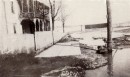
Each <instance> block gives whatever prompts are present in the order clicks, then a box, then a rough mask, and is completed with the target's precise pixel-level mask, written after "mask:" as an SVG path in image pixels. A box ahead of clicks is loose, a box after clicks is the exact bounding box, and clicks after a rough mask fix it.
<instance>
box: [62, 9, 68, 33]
mask: <svg viewBox="0 0 130 77" xmlns="http://www.w3.org/2000/svg"><path fill="white" fill-rule="evenodd" d="M62 10H63V11H61V22H62V26H63V33H64V32H65V22H66V20H67V17H68V15H67V14H66V13H65V12H64V11H65V10H64V9H62Z"/></svg>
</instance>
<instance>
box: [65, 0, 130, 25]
mask: <svg viewBox="0 0 130 77" xmlns="http://www.w3.org/2000/svg"><path fill="white" fill-rule="evenodd" d="M63 1H64V3H65V5H66V8H67V13H68V14H69V15H70V16H69V17H68V20H67V22H66V24H67V25H81V24H83V25H84V24H97V23H104V22H106V3H105V0H63ZM111 7H112V21H113V23H123V22H128V21H130V0H111Z"/></svg>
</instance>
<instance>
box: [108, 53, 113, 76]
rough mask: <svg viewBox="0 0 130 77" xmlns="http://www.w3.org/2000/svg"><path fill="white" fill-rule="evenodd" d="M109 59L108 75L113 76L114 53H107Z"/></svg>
mask: <svg viewBox="0 0 130 77" xmlns="http://www.w3.org/2000/svg"><path fill="white" fill-rule="evenodd" d="M107 60H108V65H107V73H108V76H109V77H113V57H112V53H108V54H107Z"/></svg>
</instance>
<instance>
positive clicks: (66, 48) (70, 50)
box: [36, 42, 81, 57]
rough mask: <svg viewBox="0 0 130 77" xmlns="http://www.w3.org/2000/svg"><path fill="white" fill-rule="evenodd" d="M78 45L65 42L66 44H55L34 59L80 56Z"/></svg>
mask: <svg viewBox="0 0 130 77" xmlns="http://www.w3.org/2000/svg"><path fill="white" fill-rule="evenodd" d="M80 54H81V51H80V47H79V43H75V42H67V43H57V44H56V45H54V46H52V47H51V48H49V49H47V50H45V51H43V52H42V53H40V54H39V55H37V56H36V57H57V56H71V55H80Z"/></svg>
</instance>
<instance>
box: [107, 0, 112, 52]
mask: <svg viewBox="0 0 130 77" xmlns="http://www.w3.org/2000/svg"><path fill="white" fill-rule="evenodd" d="M106 6H107V49H108V53H112V15H111V5H110V0H106Z"/></svg>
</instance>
